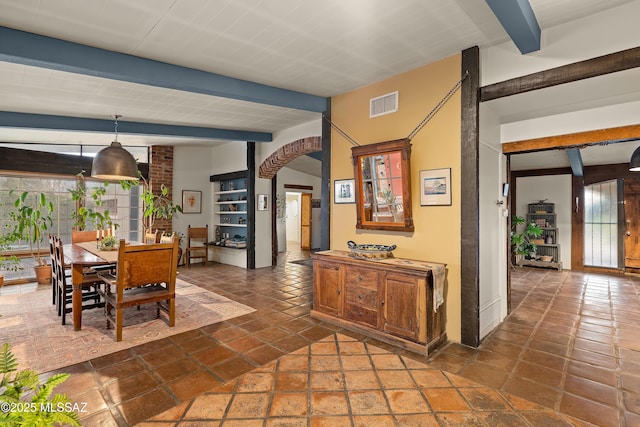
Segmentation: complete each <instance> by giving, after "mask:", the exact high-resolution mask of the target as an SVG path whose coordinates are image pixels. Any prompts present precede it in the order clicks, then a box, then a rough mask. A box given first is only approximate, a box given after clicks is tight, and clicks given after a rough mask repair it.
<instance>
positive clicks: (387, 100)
mask: <svg viewBox="0 0 640 427" xmlns="http://www.w3.org/2000/svg"><path fill="white" fill-rule="evenodd" d="M396 111H398V91H395V92H392V93H388V94H386V95H382V96H378V97H376V98H371V99H370V100H369V118H373V117H378V116H383V115H385V114H390V113H395V112H396Z"/></svg>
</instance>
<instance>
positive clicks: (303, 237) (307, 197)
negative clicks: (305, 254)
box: [300, 193, 311, 250]
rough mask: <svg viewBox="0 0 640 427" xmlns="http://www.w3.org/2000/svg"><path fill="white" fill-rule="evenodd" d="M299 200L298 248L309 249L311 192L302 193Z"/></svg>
mask: <svg viewBox="0 0 640 427" xmlns="http://www.w3.org/2000/svg"><path fill="white" fill-rule="evenodd" d="M301 196H302V198H301V200H300V205H301V206H300V249H306V250H310V249H311V193H302V194H301Z"/></svg>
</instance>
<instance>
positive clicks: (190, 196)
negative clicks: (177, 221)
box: [182, 190, 202, 214]
mask: <svg viewBox="0 0 640 427" xmlns="http://www.w3.org/2000/svg"><path fill="white" fill-rule="evenodd" d="M182 213H186V214H190V213H202V191H194V190H182Z"/></svg>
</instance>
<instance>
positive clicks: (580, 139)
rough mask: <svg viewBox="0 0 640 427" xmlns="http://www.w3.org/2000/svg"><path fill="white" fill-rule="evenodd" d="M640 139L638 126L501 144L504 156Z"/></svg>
mask: <svg viewBox="0 0 640 427" xmlns="http://www.w3.org/2000/svg"><path fill="white" fill-rule="evenodd" d="M635 139H640V125H629V126H620V127H615V128H606V129H597V130H589V131H585V132H575V133H568V134H564V135H554V136H546V137H543V138H533V139H525V140H522V141H513V142H505V143H504V144H502V152H503V153H504V154H515V153H530V152H533V151H543V150H549V149H554V148H573V147H578V148H581V147H587V146H589V145H601V144H615V143H617V142H626V141H633V140H635Z"/></svg>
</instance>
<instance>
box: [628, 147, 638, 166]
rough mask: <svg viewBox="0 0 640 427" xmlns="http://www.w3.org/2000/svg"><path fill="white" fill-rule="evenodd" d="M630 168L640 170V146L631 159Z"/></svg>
mask: <svg viewBox="0 0 640 427" xmlns="http://www.w3.org/2000/svg"><path fill="white" fill-rule="evenodd" d="M629 170H630V171H632V172H638V171H640V147H638V148H636V150H635V151H634V152H633V154H632V155H631V161H630V162H629Z"/></svg>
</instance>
